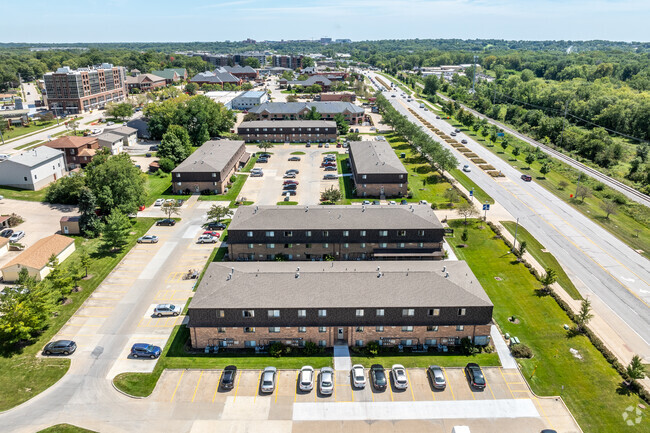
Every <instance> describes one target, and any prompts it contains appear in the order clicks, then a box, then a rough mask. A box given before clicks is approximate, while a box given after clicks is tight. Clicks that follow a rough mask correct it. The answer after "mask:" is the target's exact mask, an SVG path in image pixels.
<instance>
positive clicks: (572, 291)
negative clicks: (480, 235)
mask: <svg viewBox="0 0 650 433" xmlns="http://www.w3.org/2000/svg"><path fill="white" fill-rule="evenodd" d="M501 224H502V225H503V227H505V228H506V230H508V231H509V232H510V234H511V235H513V236H514V235H515V227H516V223H514V222H512V221H501ZM522 241H525V242H526V251H528V252H529V253H530V255H531V256H533V258H534V259H535V260H537V263H539V264H540V265H542V267H543V268H544V269H548V268H551V269H553V270H555V273H556V274H557V282H558V284H559V285H560V286H562V288H563V289H564V290H565V291H566V292H567V293H568V294H569V296H571V297H572V298H573V299H582V296H581V295H580V292H578V289H576V287H575V286H574V285H573V283H572V282H571V280H570V279H569V277H568V276H567V274H566V272H564V269H563V268H562V266H560V264H559V263H558V261H557V259H556V258H555V256H554V255H553V254H551V253H549V252H547V251H544V250H545V248H544V245H542V244H541V243H540V242H539V241H538V240H537V239H535V238H534V237H533V235H531V234H530V233H528V230H526V229H525V228H523V227H522V226H519V228H517V242H518V244H517V245H520V244H521V242H522Z"/></svg>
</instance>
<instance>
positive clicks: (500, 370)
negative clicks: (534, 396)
mask: <svg viewBox="0 0 650 433" xmlns="http://www.w3.org/2000/svg"><path fill="white" fill-rule="evenodd" d="M499 372H500V373H501V377H503V381H504V382H505V384H506V385H507V386H508V391H510V395H511V396H512V398H515V394H514V393H513V392H512V389H510V384H509V383H508V381H507V380H506V377H505V376H504V374H503V367H499Z"/></svg>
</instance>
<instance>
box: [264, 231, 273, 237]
mask: <svg viewBox="0 0 650 433" xmlns="http://www.w3.org/2000/svg"><path fill="white" fill-rule="evenodd" d="M273 236H275V232H274V231H268V232H266V237H267V238H272V237H273Z"/></svg>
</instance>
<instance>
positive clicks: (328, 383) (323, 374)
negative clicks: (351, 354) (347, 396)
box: [320, 367, 334, 395]
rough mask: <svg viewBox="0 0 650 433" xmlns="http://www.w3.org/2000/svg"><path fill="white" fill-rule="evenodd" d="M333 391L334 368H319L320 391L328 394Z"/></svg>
mask: <svg viewBox="0 0 650 433" xmlns="http://www.w3.org/2000/svg"><path fill="white" fill-rule="evenodd" d="M333 392H334V370H332V369H331V368H329V367H324V368H321V370H320V393H321V394H323V395H330V394H332V393H333Z"/></svg>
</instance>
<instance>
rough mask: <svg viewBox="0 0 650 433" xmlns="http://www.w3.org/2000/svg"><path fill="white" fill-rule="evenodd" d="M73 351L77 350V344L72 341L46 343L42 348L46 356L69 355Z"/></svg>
mask: <svg viewBox="0 0 650 433" xmlns="http://www.w3.org/2000/svg"><path fill="white" fill-rule="evenodd" d="M75 350H77V343H75V342H74V341H71V340H59V341H52V342H51V343H47V345H46V346H45V347H44V348H43V353H44V354H46V355H54V354H62V355H70V354H71V353H74V351H75Z"/></svg>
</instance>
